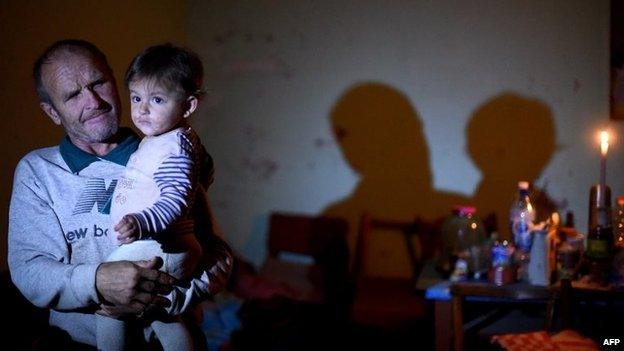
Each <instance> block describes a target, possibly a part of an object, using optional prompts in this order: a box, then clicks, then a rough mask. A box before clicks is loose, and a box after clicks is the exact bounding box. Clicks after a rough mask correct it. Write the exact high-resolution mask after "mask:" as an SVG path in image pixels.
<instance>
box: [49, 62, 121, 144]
mask: <svg viewBox="0 0 624 351" xmlns="http://www.w3.org/2000/svg"><path fill="white" fill-rule="evenodd" d="M41 77H42V82H43V85H44V87H45V89H46V91H47V92H48V95H49V96H50V99H51V100H52V104H48V103H45V102H42V103H41V108H42V109H43V110H44V111H45V112H46V113H47V114H48V116H50V118H51V119H52V120H53V121H54V123H56V124H58V125H62V126H63V128H64V129H65V131H66V132H67V135H69V137H70V139H71V140H72V142H73V143H74V144H75V145H76V146H78V147H81V146H85V145H89V144H94V143H101V142H106V141H107V139H109V138H110V137H112V136H113V135H114V134H115V133H116V132H117V128H118V127H119V115H120V103H119V94H118V93H117V88H116V86H115V78H114V77H113V75H112V74H111V70H110V68H109V67H108V66H107V65H106V63H104V62H101V60H98V59H97V58H94V57H93V56H92V55H91V54H90V53H89V52H87V51H86V50H78V51H75V52H69V51H61V52H58V53H56V54H54V56H52V58H51V62H49V63H47V64H44V65H43V66H42V69H41Z"/></svg>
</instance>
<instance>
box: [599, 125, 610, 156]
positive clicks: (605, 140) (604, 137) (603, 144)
mask: <svg viewBox="0 0 624 351" xmlns="http://www.w3.org/2000/svg"><path fill="white" fill-rule="evenodd" d="M607 151H609V133H607V131H606V130H603V131H602V132H600V153H601V154H602V156H606V155H607Z"/></svg>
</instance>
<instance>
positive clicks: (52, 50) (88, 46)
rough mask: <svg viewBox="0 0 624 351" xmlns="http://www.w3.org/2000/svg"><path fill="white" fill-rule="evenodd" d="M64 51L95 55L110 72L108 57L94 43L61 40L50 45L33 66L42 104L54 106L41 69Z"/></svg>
mask: <svg viewBox="0 0 624 351" xmlns="http://www.w3.org/2000/svg"><path fill="white" fill-rule="evenodd" d="M63 50H66V51H69V52H75V51H78V50H86V51H88V52H89V53H90V54H91V55H93V57H94V58H96V59H98V60H102V62H103V63H105V64H106V66H107V67H108V69H109V70H110V66H109V65H108V61H107V60H106V55H104V53H103V52H102V51H100V49H98V48H97V46H95V45H94V44H93V43H90V42H88V41H86V40H82V39H64V40H59V41H57V42H55V43H54V44H52V45H50V46H49V47H48V48H47V49H45V51H44V52H43V53H42V54H41V55H40V56H39V57H38V58H37V60H35V64H34V65H33V78H34V80H35V89H37V95H39V100H40V101H41V102H45V103H48V104H52V100H51V99H50V95H48V92H47V91H46V89H45V87H44V86H43V82H42V80H41V67H42V66H43V65H44V64H47V63H50V60H51V58H52V57H53V56H54V55H55V54H56V53H58V52H61V51H63Z"/></svg>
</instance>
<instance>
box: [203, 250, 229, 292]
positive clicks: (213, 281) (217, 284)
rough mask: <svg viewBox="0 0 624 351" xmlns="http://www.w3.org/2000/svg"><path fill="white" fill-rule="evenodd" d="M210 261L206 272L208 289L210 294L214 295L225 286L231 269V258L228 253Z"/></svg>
mask: <svg viewBox="0 0 624 351" xmlns="http://www.w3.org/2000/svg"><path fill="white" fill-rule="evenodd" d="M210 263H212V265H211V266H209V267H210V269H209V270H208V271H207V272H206V273H207V275H208V290H209V292H210V294H212V295H214V294H216V293H218V292H219V291H221V290H223V288H225V285H226V284H227V281H228V278H229V277H230V272H231V271H232V263H233V262H232V258H231V257H230V256H229V255H225V257H224V258H222V259H221V260H216V261H213V262H210Z"/></svg>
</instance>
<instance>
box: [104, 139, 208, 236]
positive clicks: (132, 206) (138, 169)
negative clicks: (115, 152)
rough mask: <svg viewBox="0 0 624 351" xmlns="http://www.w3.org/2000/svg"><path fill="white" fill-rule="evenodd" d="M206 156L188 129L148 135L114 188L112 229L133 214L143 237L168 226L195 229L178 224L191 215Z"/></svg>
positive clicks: (157, 232) (177, 229) (178, 228)
mask: <svg viewBox="0 0 624 351" xmlns="http://www.w3.org/2000/svg"><path fill="white" fill-rule="evenodd" d="M205 157H206V154H205V151H204V149H203V146H202V145H201V143H200V140H199V137H198V136H197V134H196V133H195V131H193V129H192V128H190V127H188V128H178V129H175V130H172V131H170V132H167V133H164V134H161V135H158V136H154V137H145V138H144V139H143V141H141V144H140V145H139V148H138V149H137V151H136V152H135V153H134V154H133V155H132V156H131V157H130V160H129V162H128V165H127V168H126V172H124V175H123V177H122V179H121V180H120V182H119V184H118V186H117V187H116V189H115V194H114V195H113V206H112V208H111V214H112V216H113V225H115V224H116V223H118V221H119V220H121V218H122V217H123V216H124V215H126V214H130V215H132V216H134V218H135V219H136V220H137V222H138V223H139V228H140V233H141V239H146V238H153V237H154V236H155V235H156V234H159V233H162V232H163V231H165V230H167V229H170V228H171V229H173V231H185V232H186V231H192V228H191V229H190V230H189V229H188V228H186V229H183V228H181V227H176V222H178V221H180V220H181V219H185V218H188V217H189V213H190V210H191V208H192V206H193V199H194V197H195V192H196V190H197V185H198V181H199V178H200V171H201V166H202V164H203V161H204V159H205ZM172 226H173V228H172ZM113 237H115V236H113Z"/></svg>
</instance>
